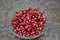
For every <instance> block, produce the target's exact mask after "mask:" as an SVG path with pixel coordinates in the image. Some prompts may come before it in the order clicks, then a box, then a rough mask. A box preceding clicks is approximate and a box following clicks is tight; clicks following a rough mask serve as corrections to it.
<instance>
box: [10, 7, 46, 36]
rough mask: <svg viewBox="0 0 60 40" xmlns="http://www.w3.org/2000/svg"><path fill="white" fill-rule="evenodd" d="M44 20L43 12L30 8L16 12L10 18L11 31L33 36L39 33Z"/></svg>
mask: <svg viewBox="0 0 60 40" xmlns="http://www.w3.org/2000/svg"><path fill="white" fill-rule="evenodd" d="M45 21H46V19H45V16H44V14H43V13H41V12H40V11H38V10H37V9H31V8H26V9H23V10H22V11H20V12H16V17H14V18H13V19H12V20H11V22H12V25H13V31H14V32H15V33H17V34H18V35H20V36H21V35H22V36H35V35H38V34H40V33H41V32H42V31H43V28H44V24H45Z"/></svg>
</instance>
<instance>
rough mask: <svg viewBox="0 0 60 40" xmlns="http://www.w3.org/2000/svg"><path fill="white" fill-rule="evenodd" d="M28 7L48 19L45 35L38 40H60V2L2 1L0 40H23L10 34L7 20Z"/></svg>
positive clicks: (33, 0)
mask: <svg viewBox="0 0 60 40" xmlns="http://www.w3.org/2000/svg"><path fill="white" fill-rule="evenodd" d="M27 7H31V8H37V9H39V10H40V11H42V12H44V13H45V16H46V18H47V23H46V28H45V29H46V30H45V33H44V35H42V36H41V37H40V39H36V40H60V0H0V40H22V39H20V38H18V37H15V36H14V35H12V34H11V33H10V32H9V30H8V29H7V27H6V24H7V23H6V19H7V18H8V17H7V15H8V14H10V13H14V12H15V11H20V10H21V9H23V8H27Z"/></svg>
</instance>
